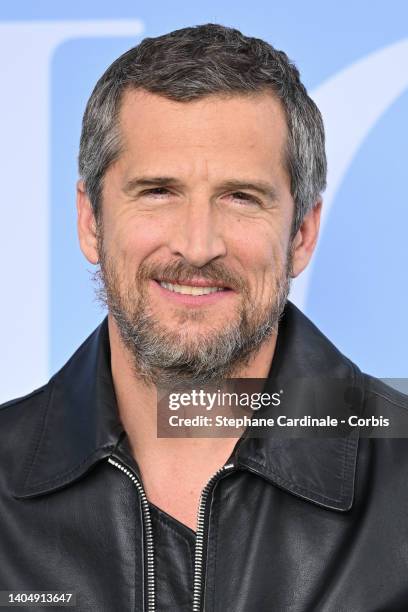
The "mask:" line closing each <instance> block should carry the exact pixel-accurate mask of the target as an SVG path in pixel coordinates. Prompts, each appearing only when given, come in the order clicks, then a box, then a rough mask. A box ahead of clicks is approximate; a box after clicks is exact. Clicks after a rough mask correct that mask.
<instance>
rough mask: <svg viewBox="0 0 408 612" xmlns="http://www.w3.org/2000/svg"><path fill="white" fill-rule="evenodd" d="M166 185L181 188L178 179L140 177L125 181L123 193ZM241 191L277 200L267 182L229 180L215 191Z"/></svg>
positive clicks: (169, 177) (276, 194)
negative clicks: (254, 192)
mask: <svg viewBox="0 0 408 612" xmlns="http://www.w3.org/2000/svg"><path fill="white" fill-rule="evenodd" d="M168 185H174V186H175V187H181V186H182V185H183V183H182V182H181V181H180V180H179V179H176V178H174V177H171V176H151V177H150V176H140V177H134V178H131V179H130V180H129V181H127V182H126V183H125V186H124V188H123V191H124V193H126V194H131V193H132V192H134V191H135V189H137V188H138V187H164V186H168ZM242 189H247V190H248V189H249V190H251V191H256V192H257V193H259V194H261V195H263V196H265V197H267V198H268V199H269V200H271V201H276V200H277V199H278V192H277V190H276V189H275V187H274V186H273V185H272V184H270V183H268V182H267V181H259V180H254V181H252V180H249V181H247V180H245V181H239V180H235V179H230V180H226V181H222V183H220V184H219V185H218V186H217V190H221V191H224V190H226V191H227V190H228V191H240V190H242Z"/></svg>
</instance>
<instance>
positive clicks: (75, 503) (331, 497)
mask: <svg viewBox="0 0 408 612" xmlns="http://www.w3.org/2000/svg"><path fill="white" fill-rule="evenodd" d="M322 374H325V375H327V376H330V377H333V378H336V379H347V380H349V381H350V384H351V385H354V386H356V385H357V386H358V388H359V389H360V390H361V389H363V390H364V392H363V393H361V392H360V391H359V392H357V393H354V395H353V402H354V403H355V404H356V405H355V406H353V409H354V408H355V410H356V411H358V413H361V409H362V405H363V404H364V402H365V397H366V395H367V394H369V395H370V402H371V405H373V403H374V404H375V407H376V409H377V410H378V412H381V411H383V410H387V411H389V412H391V413H392V411H393V410H406V408H407V398H406V396H404V395H402V394H400V393H398V392H396V391H394V390H392V389H390V388H389V387H387V386H385V385H383V384H382V383H381V382H380V381H378V380H376V379H373V378H371V377H368V376H366V375H362V374H361V373H360V372H359V370H358V369H357V368H356V367H355V366H354V365H353V364H352V363H351V362H350V361H349V360H347V359H346V358H345V357H344V356H343V355H341V353H339V351H338V350H337V349H336V348H335V347H334V346H333V345H332V344H331V343H330V342H329V341H328V340H327V339H326V338H325V337H324V336H323V335H322V334H321V333H320V332H319V331H318V330H317V329H316V327H315V326H314V325H313V324H312V323H311V322H310V321H309V320H308V319H307V318H306V317H305V316H304V315H302V314H301V313H300V311H298V310H297V309H296V308H295V307H294V306H293V305H292V304H290V303H288V305H287V307H286V310H285V314H284V317H283V319H282V321H281V324H280V328H279V334H278V343H277V347H276V351H275V356H274V359H273V364H272V368H271V373H270V375H271V376H274V377H275V376H276V377H277V378H278V379H281V380H284V379H285V377H292V376H309V375H312V376H315V375H319V376H320V375H322ZM357 404H358V405H357ZM119 439H122V440H123V428H122V426H121V423H120V421H119V419H118V415H117V408H116V403H115V396H114V391H113V385H112V379H111V372H110V365H109V337H108V328H107V319H105V320H104V321H103V322H102V324H101V325H100V326H99V327H98V328H97V329H96V330H95V331H94V333H93V334H92V335H91V336H90V337H89V338H88V339H87V340H86V341H85V343H84V344H83V345H82V346H81V347H80V348H79V349H78V350H77V352H76V353H75V354H74V355H73V356H72V357H71V359H70V360H69V361H68V363H67V364H66V365H65V366H64V367H63V368H62V369H61V370H60V371H59V372H58V373H57V374H56V375H55V376H53V377H52V378H51V380H50V382H49V383H48V384H47V385H45V386H44V387H42V388H40V389H38V390H36V391H34V392H33V393H31V394H30V395H27V396H26V397H23V398H20V399H17V400H13V401H11V402H8V403H7V404H4V405H3V406H2V407H1V408H0V557H1V558H0V590H14V591H16V590H20V589H22V590H26V591H27V590H31V591H35V590H41V591H45V590H47V589H49V590H52V591H55V590H59V591H71V592H72V591H73V592H75V593H76V594H77V600H76V602H77V603H76V606H75V610H80V611H81V612H87V611H92V612H130V611H143V610H147V611H152V610H155V609H158V608H156V605H157V601H156V598H155V593H156V591H157V588H158V586H160V588H166V585H165V584H161V585H158V584H157V580H158V578H157V576H155V559H156V554H157V551H155V549H154V542H152V538H151V535H152V534H151V524H150V517H149V511H148V504H147V500H146V499H145V496H144V493H143V489H142V483H141V479H140V474H139V473H138V468H137V465H136V463H135V462H134V460H132V459H131V458H130V457H129V453H127V452H125V451H123V450H122V449H121V446H120V445H119V444H118V441H119ZM118 468H119V469H118ZM175 494H177V493H176V492H175ZM203 500H204V501H203V505H202V519H203V522H202V531H200V533H198V535H197V554H196V567H195V578H194V584H195V592H194V603H193V584H191V594H192V597H191V601H192V604H191V610H205V612H221V611H222V612H225V611H230V612H271V611H274V612H286V611H291V612H306V611H307V612H392V611H401V612H402V611H404V612H406V611H407V610H408V442H407V440H406V439H404V438H401V439H396V438H395V439H378V438H363V437H361V436H360V439H359V435H358V430H357V429H355V430H354V431H353V433H352V434H351V435H347V436H342V437H331V438H319V439H302V438H297V439H290V438H288V439H282V438H273V437H272V438H242V439H241V440H240V441H239V443H238V444H237V447H236V452H235V453H234V456H233V464H232V467H227V468H225V469H222V470H221V471H220V472H219V473H217V475H215V477H214V478H213V480H212V482H211V484H210V485H209V487H207V489H206V494H205V496H204V498H203ZM175 562H176V560H175ZM200 567H201V571H200ZM162 580H163V578H162ZM172 587H173V588H177V585H172ZM29 608H30V607H29ZM5 609H6V608H5ZM10 609H11V608H10ZM13 609H14V608H13ZM23 609H24V608H23ZM25 609H27V608H25ZM31 609H33V610H34V609H41V607H40V608H34V607H32V608H31ZM44 609H46V608H45V607H44ZM71 609H73V608H71ZM175 612H177V611H176V610H175Z"/></svg>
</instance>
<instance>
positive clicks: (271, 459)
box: [15, 302, 362, 510]
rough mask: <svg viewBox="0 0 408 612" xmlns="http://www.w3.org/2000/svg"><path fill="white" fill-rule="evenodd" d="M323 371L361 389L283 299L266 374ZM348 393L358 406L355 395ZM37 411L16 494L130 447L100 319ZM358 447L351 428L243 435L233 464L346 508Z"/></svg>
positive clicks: (72, 476) (38, 489) (39, 489)
mask: <svg viewBox="0 0 408 612" xmlns="http://www.w3.org/2000/svg"><path fill="white" fill-rule="evenodd" d="M322 374H324V375H325V376H330V377H331V378H337V379H341V380H349V381H350V384H351V385H352V386H356V387H358V388H359V389H361V381H360V373H359V370H358V368H356V366H354V364H352V363H351V362H349V361H348V360H347V359H346V358H345V357H344V356H343V355H341V353H340V352H339V351H338V350H337V349H336V348H335V347H334V346H333V345H332V344H331V343H330V342H329V340H327V338H326V337H325V336H324V335H323V334H322V333H321V332H320V331H319V330H318V329H317V328H316V327H315V326H314V325H313V324H312V323H311V322H310V321H309V319H308V318H307V317H306V316H305V315H303V314H302V313H301V312H300V311H299V310H298V309H297V308H296V307H295V306H294V305H293V304H292V303H291V302H288V303H287V305H286V308H285V311H284V313H283V316H282V319H281V322H280V325H279V333H278V339H277V345H276V348H275V354H274V357H273V361H272V366H271V370H270V373H269V379H270V380H278V381H285V380H289V379H290V378H291V377H292V378H293V377H305V376H306V377H308V376H318V375H319V376H320V375H322ZM355 397H356V398H357V399H356V400H355V401H356V403H358V404H359V405H360V404H361V402H362V396H361V394H360V395H359V394H355ZM359 405H358V406H355V408H356V410H359ZM42 410H43V414H42V415H41V423H42V424H41V427H40V428H39V430H38V432H37V435H36V436H35V437H34V438H33V440H32V447H31V448H30V449H29V452H28V453H27V456H26V465H25V469H24V471H23V472H24V474H25V477H24V479H23V480H22V481H20V482H18V484H17V487H16V488H15V497H18V498H26V497H34V496H36V495H41V494H45V493H50V492H52V491H54V490H57V489H60V488H62V487H65V486H67V485H68V484H70V483H71V482H73V481H75V480H77V479H79V478H80V477H82V476H83V475H84V474H85V473H86V472H88V471H89V470H90V469H91V468H92V467H93V466H95V465H96V464H97V463H98V462H99V461H101V460H102V459H104V458H107V457H108V456H110V455H111V454H112V452H113V451H114V449H115V448H116V447H117V446H118V443H119V442H120V441H121V440H122V441H123V438H125V447H126V446H127V448H129V446H128V445H127V444H126V436H125V434H124V431H123V426H122V424H121V422H120V419H119V414H118V410H117V404H116V399H115V392H114V387H113V381H112V375H111V369H110V346H109V332H108V319H107V317H106V318H105V319H104V320H103V321H102V323H101V324H100V325H99V327H97V329H96V330H95V331H94V332H93V333H92V334H91V335H90V336H89V338H88V339H87V340H86V341H85V342H84V343H83V344H82V345H81V347H80V348H79V349H78V350H77V351H76V352H75V353H74V355H73V356H72V357H71V359H70V360H69V361H68V362H67V363H66V364H65V366H64V367H63V368H62V369H61V370H60V371H59V372H57V373H56V374H55V375H54V376H53V377H52V378H51V380H50V382H49V383H48V385H47V387H46V401H45V402H44V406H43V408H42ZM357 447H358V430H355V431H354V432H353V434H352V435H350V436H348V437H335V438H324V439H322V438H317V439H302V438H295V439H294V438H291V439H282V438H280V439H278V438H242V439H241V440H240V441H239V443H238V445H237V447H236V461H237V464H238V466H239V467H240V468H242V469H248V470H250V471H252V472H255V473H256V474H258V475H259V476H261V477H263V478H265V479H266V480H268V481H269V482H271V483H273V484H275V485H277V486H279V487H281V488H282V489H285V490H286V491H288V492H290V493H292V494H294V495H297V496H299V497H302V498H304V499H306V500H309V501H312V502H314V503H316V504H319V505H321V506H324V507H326V508H331V509H335V510H348V509H349V508H350V507H351V505H352V502H353V490H354V475H355V467H356V457H357ZM133 467H134V465H133ZM136 467H137V466H136Z"/></svg>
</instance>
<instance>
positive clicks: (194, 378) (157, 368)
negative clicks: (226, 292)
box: [96, 249, 291, 389]
mask: <svg viewBox="0 0 408 612" xmlns="http://www.w3.org/2000/svg"><path fill="white" fill-rule="evenodd" d="M99 252H100V253H103V250H102V249H101V250H100V251H99ZM290 269H291V257H290V255H289V254H288V257H287V261H286V265H285V269H284V270H283V272H282V273H281V275H280V277H279V278H277V279H276V290H275V294H274V296H273V298H272V299H271V301H270V303H269V304H268V306H267V307H266V308H265V307H263V309H262V310H260V308H259V307H258V308H257V307H256V306H254V305H252V304H251V303H250V300H249V299H248V296H247V298H245V295H244V296H243V302H242V304H241V306H240V307H239V310H238V313H237V314H238V316H236V317H235V318H236V319H237V322H236V323H234V324H231V325H229V326H225V328H224V329H223V330H218V329H214V330H212V331H207V332H206V333H205V334H202V333H201V334H197V335H195V337H194V338H193V339H191V337H188V335H186V334H184V333H183V323H185V322H187V324H188V321H189V320H190V321H191V320H194V319H195V318H199V317H200V316H202V313H200V312H198V313H197V312H190V313H183V315H181V318H180V321H179V323H177V324H175V327H174V331H172V330H171V331H169V330H168V329H167V328H165V327H163V326H162V325H161V323H160V321H159V320H158V319H157V318H155V317H154V316H153V314H152V312H151V311H150V310H149V306H148V302H147V299H146V296H145V294H144V293H143V292H141V293H139V297H138V300H137V303H136V305H135V306H134V305H133V307H132V308H130V307H129V306H128V305H126V300H125V299H124V297H123V293H122V291H121V289H120V282H119V277H118V275H117V273H116V272H115V269H114V266H113V265H112V262H111V261H110V260H109V259H108V258H106V256H105V255H102V256H101V259H100V270H99V271H98V272H97V273H96V277H97V279H98V280H99V288H98V298H99V299H100V300H101V301H102V302H103V304H104V305H105V306H107V308H108V310H109V312H110V313H111V315H112V316H113V317H114V319H115V322H116V325H117V327H118V330H119V333H120V336H121V339H122V342H123V343H124V345H125V346H126V348H127V349H128V351H129V354H130V356H131V358H132V364H133V369H134V375H135V376H136V377H137V378H142V379H143V380H144V381H145V382H147V383H150V384H153V385H156V386H157V387H162V388H165V389H169V388H172V389H174V388H175V387H176V386H177V387H178V386H190V387H191V386H202V385H205V384H220V383H221V382H222V381H223V380H225V379H228V378H233V377H234V372H236V371H237V368H239V367H242V366H244V365H246V364H248V362H249V361H250V359H251V357H252V356H253V355H254V354H255V353H256V351H257V350H258V349H259V348H260V347H261V345H262V344H263V343H264V342H265V341H266V340H267V339H268V338H269V337H270V336H271V335H272V334H273V333H276V332H277V330H278V323H279V319H280V317H281V315H282V312H283V310H284V307H285V304H286V301H287V298H288V294H289V289H290V280H291V279H290ZM197 274H198V275H200V270H198V271H197ZM210 277H211V276H210ZM212 278H215V277H214V276H213V277H212ZM137 294H138V286H137V283H135V291H134V292H133V291H132V289H131V288H130V289H128V290H127V291H126V296H131V295H137ZM128 301H129V300H128Z"/></svg>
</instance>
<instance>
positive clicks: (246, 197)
mask: <svg viewBox="0 0 408 612" xmlns="http://www.w3.org/2000/svg"><path fill="white" fill-rule="evenodd" d="M231 196H232V197H233V198H234V200H238V201H239V202H242V203H243V204H245V203H247V202H248V203H249V204H255V205H256V204H257V205H260V202H259V200H258V199H257V198H255V197H254V196H253V195H250V194H249V193H244V192H243V191H234V193H232V194H231Z"/></svg>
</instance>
